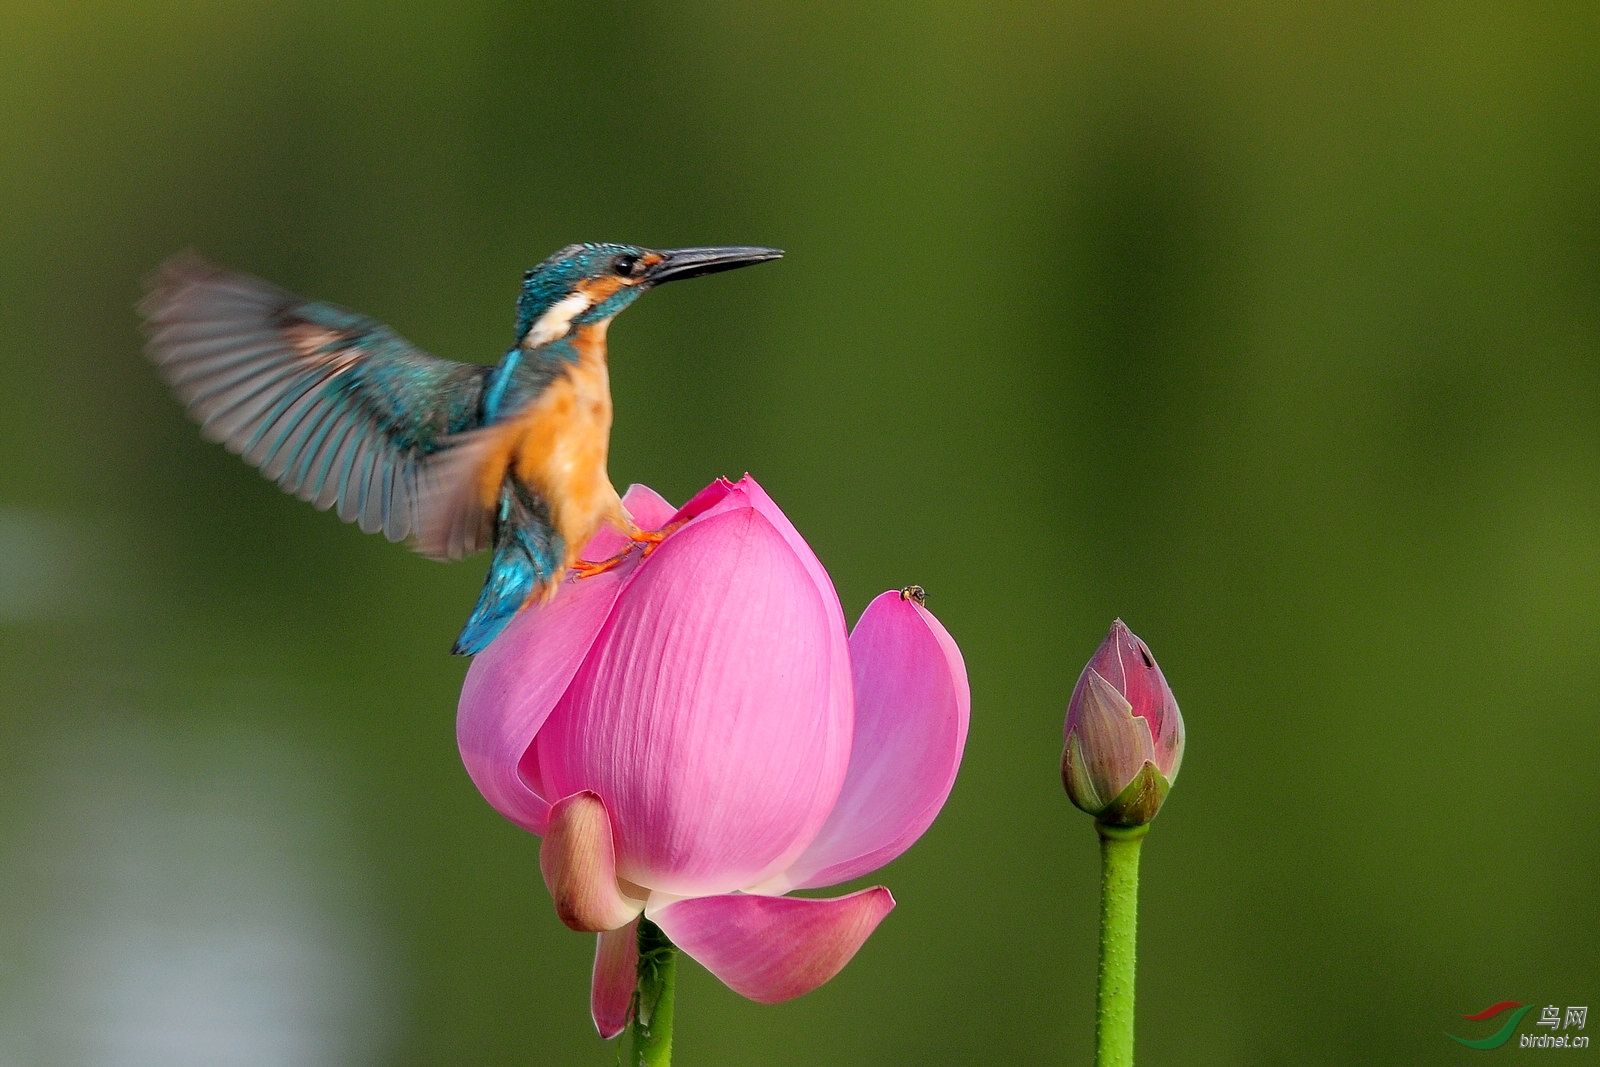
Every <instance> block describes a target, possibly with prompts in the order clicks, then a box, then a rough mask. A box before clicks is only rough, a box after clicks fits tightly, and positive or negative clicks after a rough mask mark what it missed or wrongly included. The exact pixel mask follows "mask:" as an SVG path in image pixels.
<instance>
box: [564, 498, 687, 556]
mask: <svg viewBox="0 0 1600 1067" xmlns="http://www.w3.org/2000/svg"><path fill="white" fill-rule="evenodd" d="M622 506H623V507H625V508H627V509H628V514H629V515H632V516H633V521H634V522H635V523H636V524H637V525H638V527H639V529H641V530H659V529H661V527H663V526H665V525H666V524H667V523H669V522H671V521H672V517H673V515H674V513H675V512H676V511H677V509H676V508H674V507H673V506H672V505H671V504H669V503H667V502H666V500H665V499H663V498H662V496H661V494H660V493H658V492H656V491H655V490H654V489H651V488H650V487H649V486H647V485H638V484H634V485H630V486H628V491H627V492H626V493H623V494H622ZM631 543H632V542H630V541H629V540H628V539H627V538H626V537H624V536H622V534H621V533H619V532H618V531H616V530H613V529H612V528H611V527H610V526H602V527H601V528H600V532H599V533H597V534H595V535H594V536H593V537H591V538H589V543H588V544H586V545H584V546H583V552H582V553H580V554H579V557H578V558H579V559H586V560H590V561H592V562H596V563H598V562H599V561H600V560H603V559H610V558H611V557H612V556H614V555H616V554H617V553H618V552H621V551H622V550H623V549H625V548H627V547H628V545H629V544H631Z"/></svg>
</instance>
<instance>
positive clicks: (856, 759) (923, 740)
mask: <svg viewBox="0 0 1600 1067" xmlns="http://www.w3.org/2000/svg"><path fill="white" fill-rule="evenodd" d="M850 657H851V668H852V673H853V674H854V676H855V698H856V699H855V703H856V724H855V727H856V728H855V742H854V748H853V750H852V751H851V753H850V771H849V774H848V775H847V776H846V778H845V783H844V789H843V790H841V791H840V793H839V800H838V803H836V804H835V805H834V808H833V813H832V814H831V815H830V816H829V817H828V822H827V824H826V825H824V826H823V828H822V831H821V833H819V834H818V835H817V838H816V840H815V841H813V842H812V843H811V847H810V848H808V849H806V851H805V852H804V853H803V854H802V855H801V856H800V858H799V860H797V861H796V862H795V864H794V866H793V867H791V868H790V869H789V870H788V871H786V872H784V873H783V874H782V875H780V876H779V877H778V878H777V879H775V880H774V881H773V883H769V885H768V886H764V887H763V889H764V890H765V889H787V888H791V887H804V886H822V885H834V884H836V883H838V882H844V881H848V880H850V879H851V878H857V877H860V876H861V875H863V874H866V873H867V872H868V871H874V870H877V869H878V868H879V867H881V866H883V865H884V864H885V863H888V862H889V861H890V860H892V859H894V858H895V857H896V856H898V855H900V853H902V852H904V851H905V850H906V849H907V848H909V847H911V844H912V843H913V842H914V841H916V839H917V838H919V837H921V836H922V833H923V831H924V830H926V829H927V828H928V826H929V825H930V824H931V823H932V822H933V819H934V816H936V815H938V814H939V809H940V808H942V807H943V806H944V802H945V798H946V797H948V796H949V795H950V787H951V786H952V785H953V784H954V783H955V779H956V770H957V769H958V768H959V767H960V766H961V752H962V749H963V748H964V747H965V745H966V742H967V721H968V718H969V715H970V711H971V706H972V700H971V695H970V692H969V690H968V688H967V669H966V666H965V665H964V664H963V662H962V660H961V650H960V649H958V648H957V647H956V643H955V641H954V640H953V639H952V638H951V637H950V635H949V633H947V632H946V631H945V628H944V627H943V626H941V625H940V624H939V620H938V619H936V618H934V617H933V616H932V615H931V614H929V612H928V611H927V609H925V608H924V607H922V605H920V604H918V603H917V602H916V601H915V600H911V599H905V598H902V597H901V595H900V594H899V593H896V592H893V591H891V592H887V593H884V594H883V595H882V596H880V597H878V598H877V599H876V600H874V601H873V602H872V603H871V604H869V605H867V610H866V611H864V612H863V613H862V615H861V619H860V621H858V622H857V623H856V628H855V632H854V633H852V634H851V635H850Z"/></svg>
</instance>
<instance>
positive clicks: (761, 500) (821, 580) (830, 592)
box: [733, 474, 845, 633]
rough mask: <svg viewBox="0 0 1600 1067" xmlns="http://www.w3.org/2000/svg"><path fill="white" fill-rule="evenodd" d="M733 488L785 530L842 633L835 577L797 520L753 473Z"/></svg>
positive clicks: (790, 545)
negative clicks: (774, 501)
mask: <svg viewBox="0 0 1600 1067" xmlns="http://www.w3.org/2000/svg"><path fill="white" fill-rule="evenodd" d="M733 488H734V490H735V491H738V492H740V493H742V494H744V495H745V496H746V498H747V499H748V500H749V501H750V506H751V507H754V508H755V509H756V510H757V511H759V512H760V513H761V514H762V515H764V516H766V518H767V521H768V522H770V523H772V528H773V529H775V530H777V531H778V533H780V534H782V535H783V539H784V540H785V541H787V542H788V543H789V547H790V548H792V549H794V554H795V556H796V558H798V559H799V560H800V561H801V562H802V563H804V564H805V565H806V570H807V572H809V573H810V575H811V580H812V581H813V582H815V583H816V584H817V589H818V591H819V592H821V594H822V598H823V600H825V601H826V602H827V603H828V605H829V608H830V609H831V610H830V614H831V615H832V616H833V621H834V625H835V626H836V627H838V629H839V631H840V632H841V633H844V632H845V624H844V608H842V607H840V605H839V594H838V593H836V592H835V591H834V588H833V580H832V579H831V578H829V577H828V572H827V571H826V570H825V569H824V568H823V566H822V561H821V560H819V559H817V554H816V553H815V552H813V551H811V546H810V545H808V544H807V543H806V540H805V538H803V537H801V536H800V531H799V530H796V529H795V528H794V523H792V522H790V521H789V516H787V515H785V514H784V513H783V512H782V511H781V510H780V509H779V508H778V505H777V504H775V503H773V501H772V498H771V497H769V496H768V495H767V491H766V490H765V489H763V488H761V486H760V485H758V484H757V483H756V480H755V479H754V478H752V477H750V475H748V474H746V475H745V476H744V477H743V478H741V479H739V481H738V483H737V484H736V485H735V486H734V487H733Z"/></svg>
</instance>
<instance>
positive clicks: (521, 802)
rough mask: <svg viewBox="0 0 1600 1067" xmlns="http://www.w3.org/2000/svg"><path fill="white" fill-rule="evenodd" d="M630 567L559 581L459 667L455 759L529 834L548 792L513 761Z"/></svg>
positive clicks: (539, 821)
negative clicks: (551, 595)
mask: <svg viewBox="0 0 1600 1067" xmlns="http://www.w3.org/2000/svg"><path fill="white" fill-rule="evenodd" d="M637 565H638V564H637V561H636V560H630V561H628V562H627V563H624V564H623V565H622V566H620V567H617V568H616V569H614V570H610V571H607V572H605V573H604V574H598V575H595V576H594V577H592V578H585V579H583V580H581V581H576V582H572V581H569V582H567V583H565V584H564V585H563V586H562V587H561V590H560V592H559V593H557V594H556V598H555V599H554V600H552V601H551V602H550V603H548V604H544V605H542V606H539V607H535V608H529V609H527V610H526V611H523V612H522V613H520V614H519V615H518V616H517V617H516V618H515V619H512V620H511V623H510V625H508V626H507V627H506V629H505V632H504V633H502V634H501V635H500V636H499V637H498V638H497V639H495V640H494V641H493V642H492V643H490V645H489V647H488V648H486V649H484V650H483V651H482V652H480V653H478V655H477V656H476V657H475V658H474V659H473V661H472V666H471V667H470V668H468V669H467V678H466V681H465V682H464V683H463V684H462V686H461V701H460V703H459V704H458V705H457V710H456V742H457V744H458V745H459V746H460V748H461V762H462V763H464V764H466V767H467V773H468V774H469V775H471V776H472V781H473V784H475V785H476V786H477V787H478V791H479V792H481V793H482V794H483V795H484V798H485V799H487V800H488V801H489V803H490V804H492V805H494V807H495V810H497V811H499V812H500V814H502V815H504V816H505V817H506V818H508V819H510V820H511V821H512V822H514V823H516V824H517V825H518V826H521V827H523V828H524V829H527V830H532V831H533V832H534V833H536V834H542V833H544V827H545V820H546V818H547V817H548V816H549V811H550V805H549V802H548V801H547V800H546V799H545V798H546V797H547V796H549V795H550V794H547V793H544V792H543V791H542V790H540V788H539V785H538V783H537V781H532V782H530V781H526V780H524V777H523V774H522V773H521V771H520V770H519V761H521V760H522V759H523V756H524V754H525V753H526V752H527V750H528V746H529V745H530V744H532V743H533V738H534V735H535V734H537V733H538V732H539V728H540V727H541V726H542V725H544V721H545V719H546V718H547V717H548V716H549V714H550V712H551V710H552V709H554V708H555V706H556V702H557V701H558V700H560V699H561V694H562V693H564V692H566V689H567V685H568V684H569V683H570V682H571V681H572V677H573V675H575V674H577V672H578V667H579V666H580V665H581V664H582V663H583V658H584V656H586V655H587V654H588V652H589V648H590V646H591V645H592V644H593V643H594V640H595V638H596V637H597V636H598V635H599V633H600V629H601V627H602V626H603V625H604V624H605V621H606V617H607V616H608V615H610V614H611V609H612V607H613V605H614V604H615V603H616V600H617V596H618V594H619V593H620V592H621V591H622V588H623V586H624V585H626V584H627V579H628V577H629V576H630V574H631V573H632V572H633V570H634V569H635V568H636V567H637ZM569 792H576V790H569ZM555 795H556V796H561V795H564V794H561V793H557V794H555Z"/></svg>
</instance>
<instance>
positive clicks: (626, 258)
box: [611, 254, 639, 278]
mask: <svg viewBox="0 0 1600 1067" xmlns="http://www.w3.org/2000/svg"><path fill="white" fill-rule="evenodd" d="M611 269H612V270H614V271H616V272H617V273H618V274H620V275H622V276H623V277H624V278H632V277H633V276H634V275H635V274H637V273H639V257H638V256H630V255H626V254H624V255H620V256H618V257H617V258H616V259H613V260H612V261H611Z"/></svg>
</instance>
